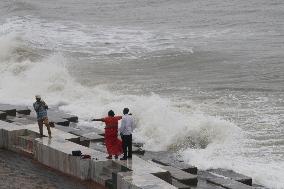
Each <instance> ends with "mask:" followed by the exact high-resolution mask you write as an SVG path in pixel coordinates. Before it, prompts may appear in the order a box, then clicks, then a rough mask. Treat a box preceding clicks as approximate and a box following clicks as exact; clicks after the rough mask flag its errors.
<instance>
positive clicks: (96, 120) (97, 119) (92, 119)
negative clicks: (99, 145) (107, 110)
mask: <svg viewBox="0 0 284 189" xmlns="http://www.w3.org/2000/svg"><path fill="white" fill-rule="evenodd" d="M91 121H102V122H103V121H104V119H103V118H101V119H92V120H91Z"/></svg>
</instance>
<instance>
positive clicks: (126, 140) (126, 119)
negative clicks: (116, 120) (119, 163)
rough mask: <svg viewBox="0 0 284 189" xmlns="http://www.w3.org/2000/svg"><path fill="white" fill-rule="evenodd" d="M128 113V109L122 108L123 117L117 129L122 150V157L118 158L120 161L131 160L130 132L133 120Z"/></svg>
mask: <svg viewBox="0 0 284 189" xmlns="http://www.w3.org/2000/svg"><path fill="white" fill-rule="evenodd" d="M128 113H129V109H128V108H124V109H123V114H124V116H123V117H122V120H121V126H120V129H119V132H120V136H121V139H122V148H123V157H122V158H120V160H127V158H130V159H131V158H132V132H133V128H134V120H133V117H132V115H130V114H128Z"/></svg>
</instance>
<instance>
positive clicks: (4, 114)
mask: <svg viewBox="0 0 284 189" xmlns="http://www.w3.org/2000/svg"><path fill="white" fill-rule="evenodd" d="M6 117H7V113H6V112H2V111H0V120H5V119H6Z"/></svg>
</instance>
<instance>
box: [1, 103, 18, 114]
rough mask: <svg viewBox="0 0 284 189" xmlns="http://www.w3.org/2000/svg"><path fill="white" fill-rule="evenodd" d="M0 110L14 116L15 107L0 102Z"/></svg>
mask: <svg viewBox="0 0 284 189" xmlns="http://www.w3.org/2000/svg"><path fill="white" fill-rule="evenodd" d="M0 111H1V112H6V113H7V115H10V116H16V108H15V107H14V106H12V105H8V104H0Z"/></svg>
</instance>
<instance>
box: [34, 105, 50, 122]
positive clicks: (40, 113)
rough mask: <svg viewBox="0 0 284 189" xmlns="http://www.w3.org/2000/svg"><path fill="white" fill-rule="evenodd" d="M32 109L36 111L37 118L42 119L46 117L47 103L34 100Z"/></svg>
mask: <svg viewBox="0 0 284 189" xmlns="http://www.w3.org/2000/svg"><path fill="white" fill-rule="evenodd" d="M33 106H34V109H35V111H36V115H37V119H38V120H40V119H43V118H46V117H47V108H48V107H47V105H46V103H45V102H44V101H40V102H38V101H36V102H35V103H34V104H33Z"/></svg>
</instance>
